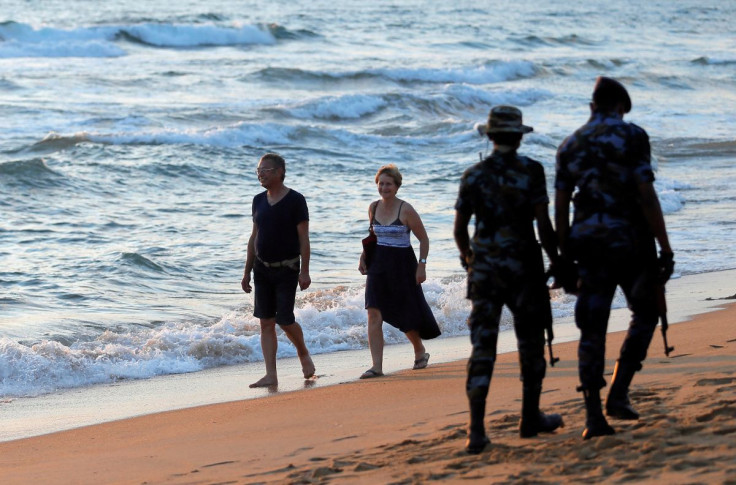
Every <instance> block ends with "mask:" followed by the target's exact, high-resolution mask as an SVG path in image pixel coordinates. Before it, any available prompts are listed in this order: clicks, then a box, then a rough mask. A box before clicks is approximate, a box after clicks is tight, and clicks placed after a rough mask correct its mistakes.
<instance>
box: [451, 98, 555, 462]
mask: <svg viewBox="0 0 736 485" xmlns="http://www.w3.org/2000/svg"><path fill="white" fill-rule="evenodd" d="M481 131H482V132H483V133H485V134H486V135H488V137H489V138H490V139H491V140H493V153H492V154H491V156H489V157H488V158H486V159H485V160H483V161H481V162H480V163H478V164H476V165H474V166H472V167H470V168H469V169H468V170H466V171H465V173H464V174H463V176H462V180H461V182H460V191H459V195H458V199H457V203H456V205H455V209H456V213H455V229H454V235H455V242H456V243H457V246H458V248H459V250H460V259H461V261H462V263H463V266H464V267H465V268H466V269H467V271H468V298H469V299H471V300H472V304H473V306H472V311H471V313H470V317H469V318H468V325H469V327H470V340H471V343H472V345H473V349H472V353H471V356H470V360H469V361H468V377H467V383H466V391H467V395H468V400H469V402H470V426H469V428H468V441H467V443H466V450H467V451H468V452H469V453H480V452H481V451H482V450H483V449H484V448H485V446H486V445H487V444H488V443H490V441H489V440H488V438H487V436H486V433H485V425H484V422H483V420H484V416H485V407H486V396H487V395H488V388H489V387H490V384H491V375H492V373H493V367H494V364H495V361H496V344H497V341H498V330H499V323H500V319H501V310H502V308H503V306H504V304H505V305H506V306H507V307H508V308H509V309H510V310H511V312H512V314H513V316H514V330H515V332H516V338H517V341H518V347H519V359H520V365H521V379H522V382H523V385H522V387H523V403H522V413H521V421H520V424H519V432H520V435H521V436H522V437H524V438H527V437H532V436H536V435H537V433H539V432H551V431H554V430H555V429H557V428H558V427H560V426H561V425H562V417H561V416H560V415H559V414H544V413H542V412H541V411H540V410H539V397H540V393H541V390H542V379H543V378H544V375H545V370H546V365H547V364H546V361H545V359H544V329H545V326H546V325H551V319H552V312H551V309H550V302H549V291H548V289H547V284H546V277H545V274H544V263H543V261H542V251H541V249H540V246H539V243H538V242H537V238H536V236H535V233H534V220H535V219H536V221H537V228H538V230H539V234H540V238H541V240H542V243H543V246H544V249H545V251H546V252H547V254H548V255H549V258H550V260H551V261H554V260H556V259H557V242H556V239H555V233H554V230H553V229H552V223H551V221H550V219H549V215H548V212H547V206H548V204H549V198H548V197H547V188H546V182H545V176H544V169H543V167H542V165H541V164H540V163H539V162H537V161H535V160H532V159H530V158H528V157H525V156H521V155H518V154H517V153H516V150H517V149H518V147H519V145H520V143H521V138H522V136H523V134H524V133H528V132H530V131H532V128H531V127H529V126H524V125H523V124H522V117H521V111H519V110H518V109H517V108H514V107H512V106H496V107H494V108H493V109H491V112H490V115H489V119H488V123H487V124H486V125H484V126H483V127H482V128H481ZM473 215H475V233H474V235H473V239H472V241H471V240H470V237H469V235H468V223H469V222H470V219H471V217H472V216H473Z"/></svg>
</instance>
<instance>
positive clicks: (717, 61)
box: [690, 56, 736, 66]
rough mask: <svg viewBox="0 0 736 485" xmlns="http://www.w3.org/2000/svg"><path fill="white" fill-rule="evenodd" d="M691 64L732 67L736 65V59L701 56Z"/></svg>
mask: <svg viewBox="0 0 736 485" xmlns="http://www.w3.org/2000/svg"><path fill="white" fill-rule="evenodd" d="M690 62H692V63H693V64H699V65H701V66H730V65H732V64H736V58H733V57H732V58H728V59H727V58H723V57H710V56H700V57H698V58H695V59H693V60H692V61H690Z"/></svg>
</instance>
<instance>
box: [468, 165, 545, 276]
mask: <svg viewBox="0 0 736 485" xmlns="http://www.w3.org/2000/svg"><path fill="white" fill-rule="evenodd" d="M548 203H549V197H548V196H547V185H546V181H545V177H544V168H543V167H542V164H541V163H539V162H537V161H535V160H532V159H531V158H528V157H525V156H521V155H518V154H517V153H516V152H510V153H507V154H502V153H500V152H498V151H494V152H493V153H492V154H491V156H490V157H488V158H486V159H485V160H483V161H482V162H480V163H477V164H475V165H474V166H472V167H470V168H469V169H467V170H466V171H465V173H464V174H463V176H462V179H461V181H460V191H459V194H458V199H457V203H456V204H455V209H456V210H457V211H458V212H460V213H462V214H465V215H467V216H471V215H475V232H474V234H473V237H472V239H471V241H470V247H471V250H472V251H473V259H472V262H471V267H472V269H474V270H476V271H478V270H481V271H482V270H483V268H484V267H487V266H493V267H495V268H499V267H508V269H510V270H516V271H522V270H523V269H524V267H526V266H528V264H526V263H524V262H529V261H530V260H531V261H533V264H535V265H536V264H537V261H541V252H540V247H539V243H538V242H537V238H536V235H535V233H534V208H535V206H536V205H537V204H548Z"/></svg>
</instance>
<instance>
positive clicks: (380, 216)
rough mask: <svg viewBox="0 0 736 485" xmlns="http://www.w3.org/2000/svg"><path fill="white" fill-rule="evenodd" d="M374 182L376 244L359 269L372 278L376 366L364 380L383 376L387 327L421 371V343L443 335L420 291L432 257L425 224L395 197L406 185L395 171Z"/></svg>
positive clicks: (424, 359)
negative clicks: (399, 335)
mask: <svg viewBox="0 0 736 485" xmlns="http://www.w3.org/2000/svg"><path fill="white" fill-rule="evenodd" d="M375 181H376V185H377V187H378V194H379V195H380V196H381V199H380V200H377V201H375V202H373V203H371V205H370V206H369V208H368V219H369V221H370V224H371V226H372V227H373V232H374V233H375V234H376V237H377V239H378V243H377V245H376V249H375V253H374V255H373V257H372V260H371V262H370V265H367V264H366V254H365V251H364V252H363V254H361V255H360V263H359V265H358V270H359V271H360V273H361V274H363V275H368V278H367V281H366V285H365V308H366V310H367V311H368V346H369V347H370V350H371V358H372V360H373V365H372V367H371V368H370V369H368V370H367V371H365V372H364V373H363V375H361V376H360V378H361V379H368V378H372V377H380V376H382V375H383V345H384V341H383V328H382V327H383V322H384V321H385V322H387V323H389V324H390V325H393V326H394V327H396V328H398V329H399V330H401V331H402V332H404V333H405V334H406V337H407V338H408V339H409V341H410V342H411V344H412V345H413V347H414V367H413V368H414V369H423V368H425V367H427V363H428V362H429V353H427V352H426V349H425V348H424V344H423V343H422V340H423V339H424V340H427V339H432V338H435V337H437V336H439V335H440V329H439V327H438V326H437V321H436V320H435V318H434V315H432V310H431V309H430V308H429V305H428V304H427V301H426V300H425V298H424V292H423V291H422V287H421V284H422V283H423V282H424V281H425V280H426V279H427V273H426V265H427V254H428V253H429V238H428V237H427V231H425V229H424V224H422V219H421V218H420V217H419V214H418V213H417V212H416V211H415V210H414V208H413V207H412V206H411V204H409V203H407V202H405V201H403V200H401V199H399V198H398V197H396V193H397V192H398V190H399V187H401V182H402V177H401V172H399V169H398V168H397V167H396V165H394V164H389V165H384V166H383V167H381V168H380V169H379V170H378V172H377V173H376V179H375ZM410 233H413V234H414V236H415V237H416V238H417V239H418V240H419V261H417V259H416V256H415V255H414V249H413V248H412V246H411V240H410Z"/></svg>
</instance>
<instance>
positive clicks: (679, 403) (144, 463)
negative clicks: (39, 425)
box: [0, 302, 736, 484]
mask: <svg viewBox="0 0 736 485" xmlns="http://www.w3.org/2000/svg"><path fill="white" fill-rule="evenodd" d="M720 306H721V307H722V308H719V309H717V310H714V311H711V312H708V313H705V314H701V315H699V316H697V317H696V318H694V319H692V320H689V321H687V322H683V323H681V324H677V325H673V326H671V327H670V335H669V337H670V343H671V344H673V345H674V346H675V349H676V350H675V352H674V353H673V354H672V355H671V356H670V357H665V356H664V355H663V353H662V347H661V344H662V341H661V336H660V334H659V332H657V334H656V335H655V337H654V339H653V341H652V344H651V347H650V352H649V356H648V358H647V360H646V361H645V363H644V369H643V370H642V371H641V372H640V373H638V374H637V376H636V377H635V379H634V382H633V384H632V386H631V399H632V403H633V405H634V406H635V407H636V408H637V409H638V410H639V411H640V412H641V413H642V417H641V419H639V420H638V421H620V420H611V421H610V422H611V424H612V425H613V426H614V428H615V429H616V430H617V433H616V434H615V435H613V436H605V437H599V438H596V439H593V440H590V441H585V442H584V441H583V440H582V439H581V436H580V433H581V431H582V428H583V424H584V411H583V400H582V397H581V396H580V393H578V392H577V391H576V389H575V387H576V385H577V359H576V351H577V345H576V343H575V342H566V343H562V344H559V345H557V346H556V348H555V353H556V355H557V356H559V357H560V362H559V363H558V364H557V365H556V366H555V367H554V368H549V369H548V373H547V378H546V379H545V381H544V389H543V394H542V399H541V407H542V409H543V410H545V411H547V412H559V413H561V414H562V415H563V417H564V419H565V424H566V426H565V427H564V428H561V429H560V430H558V432H556V433H553V434H547V435H540V436H539V437H536V438H531V439H521V438H519V436H518V430H517V427H518V418H519V409H520V407H521V384H520V382H519V368H518V361H517V356H516V354H515V353H505V354H500V355H499V357H498V361H497V364H496V368H495V372H494V377H493V381H492V384H491V392H490V393H489V398H488V408H487V411H486V428H487V430H488V433H489V437H490V439H491V441H492V445H491V446H490V447H487V449H486V450H485V451H484V452H483V453H481V454H480V455H468V454H466V453H465V452H464V450H463V446H464V440H465V426H466V422H467V414H468V413H467V400H466V397H465V393H464V380H465V363H464V362H463V361H455V362H450V363H444V364H438V365H434V366H430V367H428V368H427V369H424V370H422V371H410V370H409V371H400V372H396V373H394V374H392V375H390V376H387V377H386V378H384V379H371V380H368V381H360V380H357V379H355V380H353V381H351V382H347V383H344V384H342V385H335V386H325V387H317V388H314V389H312V390H311V391H310V392H301V393H296V392H285V393H278V394H273V395H270V396H268V397H266V398H264V399H250V400H242V401H234V402H227V403H220V404H213V405H206V406H198V407H193V408H188V409H184V410H176V411H167V412H162V413H155V414H148V415H145V416H140V417H137V418H133V419H123V420H118V421H113V422H108V423H103V424H98V425H95V426H87V427H81V428H77V429H73V430H69V431H64V432H60V433H53V434H47V435H43V436H37V437H32V438H27V439H20V440H15V441H9V442H5V443H0V475H1V476H3V482H4V483H7V484H28V483H59V484H64V483H70V484H71V483H75V484H80V483H81V484H87V483H89V484H93V483H100V482H104V483H110V484H117V483H120V484H123V483H125V484H127V483H182V484H184V483H186V484H193V483H331V482H333V481H334V482H335V483H366V484H368V483H425V482H430V481H435V480H441V481H459V480H462V481H463V483H519V482H523V481H534V482H535V483H572V482H579V483H621V482H638V483H674V484H679V483H682V484H684V483H732V482H733V481H734V480H735V479H736V441H735V440H734V439H733V438H734V435H735V434H736V427H734V424H733V423H734V421H733V420H734V417H736V399H735V398H734V396H735V395H736V329H735V328H734V327H733V324H732V322H733V321H734V319H735V318H736V302H732V303H730V304H727V305H720ZM623 336H624V333H623V332H615V333H611V334H609V336H608V346H607V352H606V371H607V372H606V379H607V380H610V375H611V371H612V369H613V362H614V360H615V358H616V356H617V354H618V348H619V346H620V344H621V341H622V339H623ZM604 392H605V389H604Z"/></svg>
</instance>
